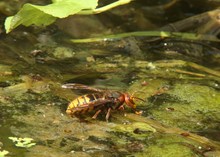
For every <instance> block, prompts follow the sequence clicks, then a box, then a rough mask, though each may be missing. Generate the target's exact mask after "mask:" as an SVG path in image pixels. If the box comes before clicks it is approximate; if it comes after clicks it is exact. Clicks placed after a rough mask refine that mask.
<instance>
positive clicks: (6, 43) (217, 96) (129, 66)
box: [0, 1, 220, 157]
mask: <svg viewBox="0 0 220 157" xmlns="http://www.w3.org/2000/svg"><path fill="white" fill-rule="evenodd" d="M213 3H214V2H212V3H210V4H209V7H208V8H214V7H213ZM216 3H217V2H216ZM162 4H163V3H162V2H161V3H160V4H148V5H146V4H145V2H142V1H139V2H136V3H134V4H133V5H129V6H130V7H132V8H133V9H136V12H135V13H136V14H138V15H144V14H145V13H146V12H148V13H149V12H150V11H151V12H152V10H153V7H154V6H155V5H157V7H158V5H159V6H160V8H161V9H162V6H163V5H162ZM206 4H207V3H206V1H203V3H201V4H200V5H201V6H203V5H206ZM149 5H153V6H152V7H151V6H149ZM189 6H191V8H190V7H189ZM178 8H180V9H179V10H178V12H176V11H177V9H178ZM208 8H207V9H208ZM121 9H122V10H126V7H125V8H123V7H122V8H121ZM131 10H132V9H131ZM131 10H128V15H129V16H130V22H128V23H126V22H123V20H125V19H124V16H120V15H121V14H122V12H120V9H119V10H112V11H111V12H109V13H106V14H104V15H98V20H99V21H101V22H106V20H107V18H105V17H112V16H113V15H114V17H118V19H115V21H112V22H111V20H110V21H108V20H107V21H108V23H109V25H110V24H111V25H112V26H114V25H118V27H117V29H116V30H115V32H117V31H128V30H129V31H130V30H140V29H144V30H145V29H146V30H147V29H150V27H149V28H148V27H147V26H143V25H142V24H141V22H143V23H144V24H145V22H146V19H147V17H148V18H149V19H150V20H151V22H152V23H151V24H152V25H151V26H153V25H154V28H159V27H160V26H162V25H165V24H166V23H168V22H172V21H176V20H180V19H181V18H186V17H187V16H189V15H194V14H197V13H200V12H203V11H204V10H203V9H201V7H199V6H198V3H196V2H188V1H180V2H178V3H176V4H175V5H172V6H170V8H168V9H167V10H162V11H163V12H160V11H161V10H158V12H152V14H151V15H148V16H147V15H146V17H142V16H140V17H142V18H139V19H138V20H140V21H139V22H137V21H136V22H137V23H136V22H135V21H134V19H135V18H137V15H136V14H131V13H133V12H132V11H131ZM172 12H176V13H178V14H177V15H179V16H177V15H176V16H174V15H173V13H172ZM158 14H161V15H164V16H163V18H162V17H161V16H156V15H158ZM132 15H133V17H132ZM171 15H172V16H171ZM155 16H156V17H157V18H153V19H154V20H152V17H155ZM150 17H151V18H150ZM91 18H92V20H94V19H93V17H91ZM162 19H163V20H162ZM67 20H68V19H67ZM95 20H97V19H95ZM118 21H120V22H121V24H120V25H119V24H118ZM62 23H65V21H62V20H60V21H58V24H57V25H58V27H59V28H61V25H60V24H62ZM87 24H88V23H87ZM129 24H130V28H129ZM38 29H39V28H23V27H21V28H19V29H17V30H15V31H13V32H12V33H11V34H9V35H6V36H4V37H2V39H1V41H0V57H1V61H0V105H1V106H0V107H1V110H0V116H1V119H0V123H1V124H0V151H3V150H7V151H8V152H9V154H8V155H7V156H20V157H22V156H25V157H29V156H31V157H40V156H53V157H56V156H59V157H62V156H65V157H68V156H86V157H87V156H117V157H118V156H149V157H156V156H162V157H172V156H175V157H182V156H184V157H186V156H187V157H188V156H189V157H190V156H192V157H195V156H196V157H197V156H198V157H203V156H207V157H209V156H218V155H219V154H220V144H219V143H220V139H219V136H220V127H219V126H220V125H219V124H220V116H219V115H220V103H219V102H220V64H219V56H220V53H219V52H220V51H219V50H218V49H219V47H218V45H217V46H216V44H215V43H205V44H206V45H207V44H209V47H207V46H206V45H203V44H201V42H200V43H199V44H198V42H192V41H190V42H188V41H185V40H184V41H181V40H178V41H177V40H172V39H165V40H162V41H158V42H152V43H149V42H146V40H145V38H125V39H124V38H123V39H119V40H113V41H105V42H97V43H89V44H73V43H70V42H67V41H68V40H69V38H73V36H74V34H64V32H63V31H64V30H63V31H61V30H59V29H57V28H56V26H51V27H48V28H45V29H43V30H38ZM78 29H79V31H82V32H83V31H86V30H81V29H80V28H78ZM108 29H109V26H103V30H104V32H108V31H106V30H108ZM111 31H112V30H111ZM65 32H66V33H68V30H66V31H65ZM91 32H93V31H91ZM112 32H114V31H112ZM93 33H94V34H96V33H97V32H93ZM93 33H91V34H93ZM94 34H93V35H94ZM103 34H104V33H103ZM83 35H84V34H83V33H82V36H83ZM96 35H97V34H96ZM147 40H148V39H147ZM209 52H213V53H209ZM64 83H81V84H85V85H88V86H92V87H95V88H101V89H108V90H117V91H121V92H128V93H134V92H135V96H137V97H140V98H142V99H144V100H145V102H142V101H137V102H136V103H137V109H138V110H142V111H143V114H142V115H141V116H138V115H135V114H134V113H133V111H132V110H130V109H129V108H128V107H126V109H125V113H126V116H125V115H124V114H123V113H120V112H117V111H113V112H112V114H111V117H110V119H109V122H108V123H107V122H106V121H105V113H103V114H101V115H99V116H98V117H97V119H96V120H93V119H91V116H92V115H91V114H85V118H86V120H87V121H88V122H87V123H81V122H79V119H77V118H75V117H73V118H72V117H70V116H68V115H67V114H66V113H65V110H66V108H67V105H68V103H69V102H70V101H72V100H73V99H74V98H77V97H78V96H81V95H83V94H88V93H90V92H88V91H84V90H80V91H78V90H76V91H75V90H69V89H63V88H61V85H62V84H64ZM194 133H195V134H194ZM198 135H201V136H198ZM9 137H18V138H26V137H29V138H32V139H33V141H32V143H36V145H35V146H32V147H30V148H24V147H18V146H16V145H15V143H13V142H12V140H10V139H9ZM23 142H24V141H23ZM0 156H1V155H0Z"/></svg>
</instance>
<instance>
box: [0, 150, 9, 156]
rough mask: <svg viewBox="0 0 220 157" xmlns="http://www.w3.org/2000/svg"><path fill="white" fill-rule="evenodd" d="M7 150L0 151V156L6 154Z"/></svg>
mask: <svg viewBox="0 0 220 157" xmlns="http://www.w3.org/2000/svg"><path fill="white" fill-rule="evenodd" d="M8 153H9V152H8V151H7V150H3V151H0V157H4V156H5V155H7V154H8Z"/></svg>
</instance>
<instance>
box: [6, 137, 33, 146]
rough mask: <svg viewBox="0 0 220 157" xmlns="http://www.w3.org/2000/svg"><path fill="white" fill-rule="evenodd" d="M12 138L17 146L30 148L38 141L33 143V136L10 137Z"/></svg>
mask: <svg viewBox="0 0 220 157" xmlns="http://www.w3.org/2000/svg"><path fill="white" fill-rule="evenodd" d="M8 138H9V139H10V140H12V141H13V142H14V143H15V146H17V147H22V148H30V147H32V146H34V145H36V143H32V142H31V141H33V139H32V138H28V137H25V138H18V137H8Z"/></svg>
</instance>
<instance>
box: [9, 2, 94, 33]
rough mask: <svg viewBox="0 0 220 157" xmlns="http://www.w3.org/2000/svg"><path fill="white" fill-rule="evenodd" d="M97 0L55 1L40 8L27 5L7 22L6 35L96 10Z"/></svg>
mask: <svg viewBox="0 0 220 157" xmlns="http://www.w3.org/2000/svg"><path fill="white" fill-rule="evenodd" d="M96 6H97V0H80V1H79V0H53V3H52V4H49V5H46V6H39V5H33V4H29V3H27V4H25V5H24V6H23V7H22V8H21V10H20V11H19V12H18V13H17V14H16V15H15V16H10V17H8V18H7V19H6V21H5V29H6V33H9V32H10V31H12V30H13V29H15V28H16V27H17V26H19V25H24V26H30V25H32V24H34V25H36V26H41V25H42V26H47V25H49V24H51V23H53V22H54V21H55V20H56V19H57V18H65V17H67V16H69V15H73V14H76V13H78V12H79V11H81V10H83V9H91V10H92V9H95V8H96Z"/></svg>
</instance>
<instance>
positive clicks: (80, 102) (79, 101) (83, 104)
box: [66, 93, 103, 115]
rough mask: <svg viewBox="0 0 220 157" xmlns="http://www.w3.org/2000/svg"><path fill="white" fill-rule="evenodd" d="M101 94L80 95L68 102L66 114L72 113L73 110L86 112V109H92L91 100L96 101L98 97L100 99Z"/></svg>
mask: <svg viewBox="0 0 220 157" xmlns="http://www.w3.org/2000/svg"><path fill="white" fill-rule="evenodd" d="M102 98H103V94H100V93H94V94H86V95H83V96H80V97H78V98H76V99H75V100H73V101H72V102H70V104H69V105H68V108H67V110H66V113H67V114H71V115H72V114H74V113H75V112H86V111H88V110H92V109H93V107H94V106H93V105H91V104H92V102H95V101H97V100H98V99H102Z"/></svg>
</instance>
